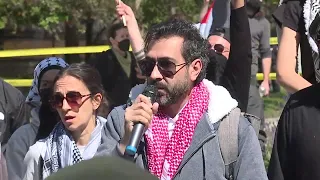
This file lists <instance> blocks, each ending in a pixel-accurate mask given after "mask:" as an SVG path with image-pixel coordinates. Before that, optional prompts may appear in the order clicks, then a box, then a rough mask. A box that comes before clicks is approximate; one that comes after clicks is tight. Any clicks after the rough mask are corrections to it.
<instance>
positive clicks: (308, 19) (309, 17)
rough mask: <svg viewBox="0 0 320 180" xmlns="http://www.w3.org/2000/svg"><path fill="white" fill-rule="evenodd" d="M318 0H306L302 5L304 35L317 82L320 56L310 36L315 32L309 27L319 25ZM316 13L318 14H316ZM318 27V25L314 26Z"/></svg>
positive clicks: (319, 77)
mask: <svg viewBox="0 0 320 180" xmlns="http://www.w3.org/2000/svg"><path fill="white" fill-rule="evenodd" d="M319 4H320V0H306V2H305V4H304V6H303V17H304V22H305V28H306V35H307V38H308V41H309V44H310V47H311V50H312V58H313V61H314V68H315V75H316V80H317V82H320V58H319V48H318V44H317V43H316V42H315V41H314V39H313V38H312V37H315V36H316V34H315V33H316V32H311V31H310V27H311V26H314V25H317V26H318V25H319V21H320V17H319V15H320V14H319V13H320V6H319ZM317 14H318V16H317ZM316 28H317V29H319V27H316Z"/></svg>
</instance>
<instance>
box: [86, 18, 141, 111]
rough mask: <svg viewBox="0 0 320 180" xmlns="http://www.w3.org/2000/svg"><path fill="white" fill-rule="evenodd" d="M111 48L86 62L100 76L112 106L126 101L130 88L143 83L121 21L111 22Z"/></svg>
mask: <svg viewBox="0 0 320 180" xmlns="http://www.w3.org/2000/svg"><path fill="white" fill-rule="evenodd" d="M109 41H110V43H111V49H109V50H107V51H105V52H102V53H100V54H98V55H97V57H96V58H95V59H92V60H90V61H89V62H88V63H89V64H91V65H92V66H94V67H95V68H96V69H97V70H98V71H99V73H100V75H101V77H102V84H103V87H104V89H105V91H106V92H107V94H108V95H109V98H110V102H111V104H112V106H119V105H121V104H124V103H125V102H126V101H127V97H128V95H129V92H130V89H131V88H132V87H133V86H134V85H136V84H141V83H144V81H145V79H144V77H143V76H141V74H140V70H139V68H138V66H137V64H136V60H135V58H134V55H133V53H132V52H129V48H130V40H129V34H128V29H127V28H126V27H125V26H123V24H121V23H116V24H113V25H112V26H111V27H110V30H109Z"/></svg>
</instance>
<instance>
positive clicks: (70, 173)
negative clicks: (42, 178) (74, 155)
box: [47, 156, 157, 180]
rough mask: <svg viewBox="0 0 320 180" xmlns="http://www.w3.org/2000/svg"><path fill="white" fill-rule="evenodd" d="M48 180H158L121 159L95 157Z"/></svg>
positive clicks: (63, 170)
mask: <svg viewBox="0 0 320 180" xmlns="http://www.w3.org/2000/svg"><path fill="white" fill-rule="evenodd" d="M47 179H48V180H70V179H76V180H88V179H92V180H93V179H94V180H105V179H114V180H127V179H130V180H157V178H156V177H155V176H153V175H151V174H150V173H149V172H147V171H145V170H143V169H141V168H139V167H137V165H135V164H134V163H132V162H129V161H127V160H124V159H121V158H119V157H111V156H106V157H95V158H93V159H90V160H85V161H82V162H80V163H78V164H75V165H73V166H69V167H66V168H63V169H61V170H59V171H58V172H57V173H54V174H52V175H51V176H49V177H48V178H47Z"/></svg>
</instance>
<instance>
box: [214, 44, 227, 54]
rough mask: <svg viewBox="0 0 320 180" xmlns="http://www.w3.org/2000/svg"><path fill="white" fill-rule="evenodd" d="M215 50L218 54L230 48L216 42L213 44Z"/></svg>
mask: <svg viewBox="0 0 320 180" xmlns="http://www.w3.org/2000/svg"><path fill="white" fill-rule="evenodd" d="M213 50H214V51H215V52H216V53H218V54H222V53H224V52H229V50H228V49H227V48H224V46H223V45H222V44H215V45H214V46H213Z"/></svg>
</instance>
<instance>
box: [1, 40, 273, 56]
mask: <svg viewBox="0 0 320 180" xmlns="http://www.w3.org/2000/svg"><path fill="white" fill-rule="evenodd" d="M270 44H271V45H276V44H278V38H277V37H272V38H270ZM108 49H110V46H82V47H81V46H80V47H54V48H37V49H17V50H4V51H0V58H4V57H24V56H43V55H50V56H51V55H58V54H86V53H99V52H102V51H106V50H108ZM130 50H131V48H130Z"/></svg>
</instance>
